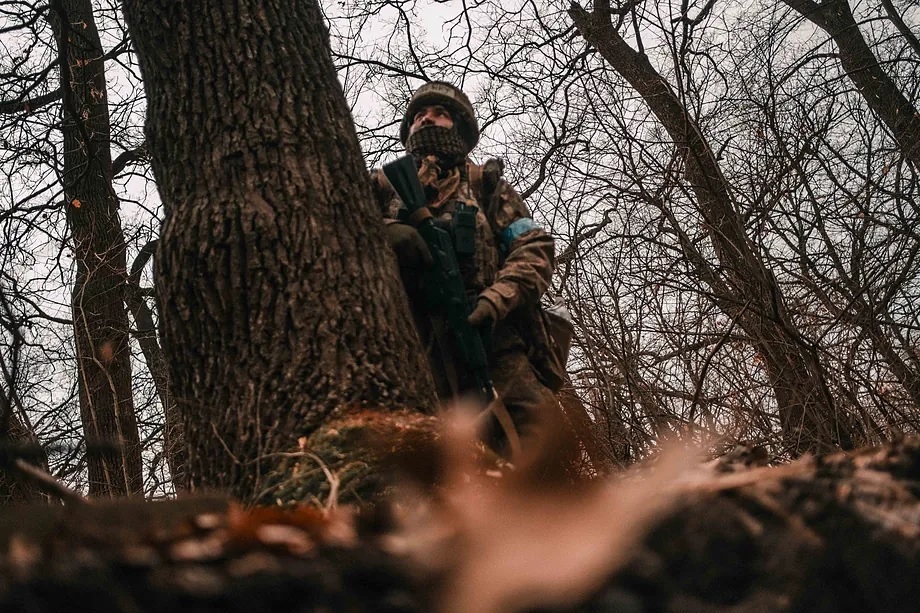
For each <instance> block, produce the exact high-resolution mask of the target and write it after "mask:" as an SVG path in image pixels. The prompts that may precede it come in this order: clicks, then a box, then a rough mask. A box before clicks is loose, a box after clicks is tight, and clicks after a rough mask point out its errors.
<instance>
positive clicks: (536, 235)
mask: <svg viewBox="0 0 920 613" xmlns="http://www.w3.org/2000/svg"><path fill="white" fill-rule="evenodd" d="M487 216H488V218H489V222H490V223H491V225H492V230H493V231H494V232H495V236H496V238H497V239H498V247H499V249H500V250H501V252H502V255H503V257H504V264H502V266H501V268H500V269H499V271H498V274H497V275H496V276H495V280H494V281H493V283H492V285H490V286H489V287H487V288H486V289H485V290H483V292H482V294H481V297H482V298H485V299H487V300H488V301H489V302H490V303H492V305H493V306H494V307H495V309H496V311H497V313H498V317H499V319H502V318H504V317H505V316H506V315H507V314H508V313H509V312H511V311H512V310H514V308H515V307H517V306H518V305H519V304H521V303H531V304H534V303H536V302H537V301H538V300H539V299H540V296H542V295H543V292H545V291H546V289H547V288H548V287H549V284H550V282H551V281H552V276H553V258H554V257H555V246H554V244H553V237H552V236H550V235H549V234H548V233H547V232H546V231H544V230H543V228H541V227H540V226H538V225H537V224H536V223H535V222H534V220H533V217H532V216H531V215H530V211H529V210H528V209H527V205H525V204H524V200H523V199H522V198H521V197H520V195H518V193H517V192H516V191H514V188H513V187H511V185H510V184H509V183H508V182H507V181H505V180H504V179H502V180H501V181H500V182H499V184H498V187H497V188H496V190H495V194H494V195H493V197H492V200H491V202H490V203H489V210H488V211H487Z"/></svg>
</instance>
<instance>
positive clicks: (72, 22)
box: [50, 0, 142, 496]
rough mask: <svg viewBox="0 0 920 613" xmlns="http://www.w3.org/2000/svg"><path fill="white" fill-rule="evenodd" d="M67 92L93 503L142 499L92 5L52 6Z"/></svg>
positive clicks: (67, 184) (76, 303)
mask: <svg viewBox="0 0 920 613" xmlns="http://www.w3.org/2000/svg"><path fill="white" fill-rule="evenodd" d="M50 20H51V24H52V26H53V28H54V31H55V37H56V40H57V47H58V54H59V58H60V74H61V83H62V89H63V116H64V119H63V122H62V132H63V137H64V173H63V177H62V182H63V188H64V194H65V203H64V206H66V207H67V220H68V223H69V227H70V237H71V241H72V246H73V251H74V260H75V262H76V268H77V271H76V280H75V284H74V289H73V297H72V303H73V320H74V336H75V339H76V349H77V376H78V380H79V392H80V415H81V418H82V422H83V431H84V435H85V437H86V442H87V452H88V453H87V457H88V459H87V464H88V467H89V493H90V495H91V496H124V495H127V494H137V493H140V492H141V489H142V481H141V452H140V441H139V434H138V429H137V421H136V417H135V414H134V400H133V397H132V393H131V354H130V347H129V345H128V316H127V313H126V312H125V304H124V282H125V277H126V273H125V268H126V258H125V239H124V233H123V232H122V229H121V221H120V219H119V215H118V207H119V201H118V197H117V196H116V195H115V191H114V190H113V188H112V155H111V151H110V150H109V110H108V100H107V94H106V83H105V66H104V62H103V60H102V56H103V51H102V45H101V43H100V41H99V33H98V31H97V29H96V24H95V21H94V19H93V7H92V3H91V2H90V0H55V1H54V2H52V4H51V11H50Z"/></svg>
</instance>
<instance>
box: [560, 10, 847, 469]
mask: <svg viewBox="0 0 920 613" xmlns="http://www.w3.org/2000/svg"><path fill="white" fill-rule="evenodd" d="M569 15H570V16H571V18H572V20H573V21H574V22H575V26H576V27H577V28H578V31H579V32H580V33H581V34H582V36H583V37H584V39H585V40H586V41H587V42H588V43H590V44H591V45H593V46H594V47H596V48H597V50H598V51H599V52H600V54H601V56H603V58H604V59H605V60H606V61H607V62H608V63H609V64H610V65H611V66H612V67H613V68H614V70H616V71H617V72H618V73H619V74H620V75H621V76H623V78H625V79H626V80H627V81H628V82H629V84H630V85H631V86H632V87H633V88H634V89H635V90H636V91H637V92H639V94H640V95H641V96H642V97H643V99H644V100H645V102H646V104H648V105H649V108H650V109H651V110H652V112H653V113H654V114H655V116H656V117H657V118H658V120H659V121H660V122H661V124H662V125H663V126H664V128H665V130H667V132H668V135H669V136H670V137H671V139H672V140H673V141H674V143H675V145H676V146H677V147H678V148H679V150H680V151H681V153H682V155H683V157H684V163H685V176H686V180H687V181H688V183H689V184H690V186H691V189H692V190H693V192H694V194H695V195H696V197H697V200H698V206H699V210H700V212H701V214H702V215H703V218H704V220H705V223H706V227H707V230H708V232H709V236H710V240H711V241H712V245H713V248H714V251H715V253H716V255H717V257H718V260H719V265H718V267H713V266H712V265H711V264H710V263H709V262H707V261H706V260H705V258H704V257H702V255H701V254H699V253H698V252H696V251H695V248H694V247H693V246H692V244H691V243H690V242H689V241H686V240H685V241H682V242H683V247H684V250H685V252H687V256H688V260H690V262H691V263H692V264H693V265H694V267H695V268H696V270H697V272H698V274H699V276H700V279H701V280H702V281H703V282H704V283H706V284H707V285H708V286H709V287H710V288H711V290H712V293H713V298H714V300H715V301H716V303H717V304H718V306H719V307H720V308H721V309H722V310H723V311H724V312H725V313H726V314H728V315H729V316H730V317H732V318H733V319H735V320H737V322H738V325H739V326H740V327H741V328H742V329H743V330H744V331H745V332H746V333H747V334H748V335H749V336H750V337H751V338H752V339H753V342H754V344H755V346H756V348H757V350H758V352H759V354H760V356H761V358H762V359H763V361H764V364H765V368H766V371H767V374H768V375H769V377H770V380H771V383H772V388H773V390H774V394H775V396H776V402H777V406H778V411H779V418H780V422H781V424H782V430H783V436H784V445H785V447H786V449H787V451H789V452H790V453H792V454H798V453H802V452H805V451H826V450H830V449H832V448H834V447H835V446H837V445H841V446H843V447H849V446H851V444H852V441H851V437H852V436H853V432H851V431H850V428H851V425H850V422H849V421H848V420H846V419H845V417H844V416H843V415H841V414H840V413H839V409H838V407H836V406H835V403H834V399H833V397H832V395H831V393H830V390H829V389H828V387H827V384H826V381H825V377H824V372H823V366H822V365H821V362H820V360H819V357H818V354H817V351H816V349H815V348H814V347H812V346H810V345H809V344H808V343H807V341H805V340H804V339H803V338H802V336H801V335H800V334H799V332H798V330H797V329H796V324H795V322H794V321H793V320H792V318H791V317H790V315H789V313H788V312H787V310H786V307H785V304H784V299H783V294H782V291H781V289H780V287H779V285H778V284H777V282H776V279H775V277H774V276H773V273H772V272H771V271H770V270H769V269H768V268H767V267H766V266H765V265H764V263H763V260H762V259H761V258H760V257H759V255H758V254H757V250H756V247H755V246H754V245H753V244H752V243H751V241H750V240H749V239H748V237H747V235H746V234H745V230H744V225H743V223H742V220H741V217H740V215H739V214H738V212H737V210H736V209H735V207H734V204H733V199H732V196H731V190H730V187H729V184H728V181H727V180H726V178H725V177H724V175H723V174H722V171H721V169H720V168H719V165H718V162H717V161H716V158H715V155H714V154H713V152H712V149H711V148H710V147H709V144H708V143H707V142H706V140H705V137H704V136H703V134H702V132H701V131H700V128H699V126H697V125H696V123H695V122H694V121H693V118H692V117H690V115H689V113H688V112H687V110H686V108H684V106H683V105H682V104H681V102H680V100H679V99H678V97H677V96H676V94H675V93H674V91H673V90H672V89H671V88H670V86H669V85H668V83H667V82H666V81H665V80H664V79H663V78H662V77H661V75H659V74H658V72H657V71H656V70H655V68H654V67H653V66H652V65H651V63H650V62H649V61H648V58H647V57H646V56H645V55H644V54H641V53H639V52H637V51H635V50H634V49H632V48H631V47H630V46H629V45H628V44H627V43H626V41H625V40H623V38H622V37H621V36H620V35H619V33H618V32H617V31H616V29H615V28H614V26H613V23H612V22H611V19H610V16H611V11H610V4H609V2H598V3H596V8H595V11H594V12H593V13H588V12H587V11H585V10H584V9H583V8H581V7H580V6H578V5H577V4H573V5H572V8H570V9H569ZM662 206H664V205H662Z"/></svg>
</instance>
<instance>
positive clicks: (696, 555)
mask: <svg viewBox="0 0 920 613" xmlns="http://www.w3.org/2000/svg"><path fill="white" fill-rule="evenodd" d="M456 457H459V456H456ZM672 457H674V456H672ZM677 457H678V460H677V461H674V460H673V459H672V460H670V461H662V462H659V463H658V465H657V468H656V467H655V466H654V465H653V466H652V468H650V469H649V468H644V469H640V470H638V471H634V472H632V473H626V474H624V475H620V476H619V477H618V478H617V479H611V480H605V481H603V482H595V483H591V484H580V485H579V486H577V487H573V488H572V489H570V490H562V489H560V488H559V486H558V484H555V485H554V486H553V487H552V488H541V487H539V486H535V485H534V484H533V483H528V482H527V481H526V479H523V478H517V479H512V478H502V479H494V478H491V477H488V476H486V475H484V474H482V475H477V474H476V473H475V469H474V468H473V467H471V466H470V465H469V464H468V463H466V464H465V463H464V462H462V461H459V460H457V461H452V462H448V463H447V464H448V465H449V466H453V467H454V468H453V474H448V478H447V480H446V482H445V484H444V489H443V490H442V491H441V492H440V495H439V496H435V497H431V495H430V491H428V490H419V491H418V492H416V493H415V494H413V495H404V496H403V497H401V498H399V499H394V500H393V501H391V502H390V506H389V507H387V506H386V505H384V504H382V503H381V504H380V505H379V506H378V507H377V508H376V509H374V510H373V511H372V512H371V511H362V512H360V513H359V512H356V511H355V510H354V508H351V507H348V506H347V505H342V506H338V507H335V506H332V507H329V506H325V507H323V508H317V507H315V506H297V507H285V508H277V507H264V508H257V509H253V510H246V509H243V508H241V507H239V506H236V505H232V504H228V503H227V502H226V501H221V500H209V501H195V500H194V499H191V500H190V499H186V500H179V501H173V502H169V503H143V504H142V503H137V502H120V503H119V502H115V503H106V504H100V503H94V504H92V505H87V507H90V508H88V509H77V510H73V511H65V509H63V508H56V509H51V508H49V507H44V508H43V510H40V511H36V509H34V508H30V509H29V510H24V509H22V508H19V509H15V508H14V509H8V510H5V511H3V512H2V513H0V611H28V612H36V613H39V612H45V611H48V612H50V611H58V610H61V609H62V608H63V607H70V606H74V605H75V604H79V605H84V606H83V608H85V606H89V605H91V606H90V608H91V609H92V610H94V611H102V612H112V613H116V612H117V613H122V612H128V611H130V612H140V611H143V612H146V611H170V613H181V612H184V611H196V612H197V611H230V612H233V611H241V612H242V611H246V612H247V613H260V612H262V611H279V610H283V611H317V612H319V611H392V612H396V611H407V612H408V611H442V612H443V611H461V610H462V611H473V610H475V611H506V612H512V611H572V612H576V611H577V612H585V613H593V612H611V613H643V612H647V613H653V612H659V611H660V612H682V613H684V612H694V611H710V612H716V613H749V612H750V613H754V612H767V613H769V612H799V611H801V612H805V611H808V612H810V613H813V612H817V613H821V612H825V611H826V612H831V611H841V612H849V611H853V612H856V611H859V612H873V611H877V612H883V611H884V612H891V611H895V612H896V611H913V610H915V609H916V603H917V602H920V582H918V581H917V579H916V578H917V576H918V571H920V487H918V484H920V439H903V440H899V441H896V442H893V443H891V444H888V445H885V446H883V447H876V448H872V449H864V450H860V451H856V452H851V453H841V454H835V455H831V456H826V457H819V458H811V457H809V458H803V459H801V460H799V461H797V462H794V463H791V464H785V465H780V466H765V465H764V462H761V461H759V460H758V461H756V462H747V464H746V465H744V466H737V465H733V466H732V467H731V468H730V469H729V470H726V468H725V466H724V463H715V464H714V463H708V464H705V463H702V462H695V460H688V459H687V458H688V457H689V456H686V455H685V456H677ZM676 467H677V468H676ZM644 480H647V483H646V486H644V487H643V486H642V483H643V481H644ZM608 503H609V513H605V511H604V509H605V507H604V505H605V504H608ZM637 510H638V511H637ZM42 514H44V515H45V517H44V519H42V518H41V516H42ZM383 516H386V517H383ZM592 544H594V545H597V544H600V545H601V546H602V547H608V548H609V547H619V548H620V550H618V551H609V552H606V553H604V552H600V553H599V552H598V551H597V547H593V548H592V547H590V546H589V545H592ZM506 548H507V549H506ZM510 549H514V551H513V552H512V551H509V550H510ZM588 554H590V555H588ZM505 562H508V563H507V564H506V563H505ZM490 569H491V570H490Z"/></svg>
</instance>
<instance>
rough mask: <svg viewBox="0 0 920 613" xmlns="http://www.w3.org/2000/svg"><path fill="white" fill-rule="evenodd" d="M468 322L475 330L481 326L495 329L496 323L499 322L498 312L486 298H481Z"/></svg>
mask: <svg viewBox="0 0 920 613" xmlns="http://www.w3.org/2000/svg"><path fill="white" fill-rule="evenodd" d="M467 321H468V322H470V325H472V326H473V327H475V328H478V327H480V326H489V327H490V328H494V327H495V323H496V322H497V321H498V310H497V309H496V308H495V306H494V305H493V304H492V303H491V302H489V301H488V300H486V299H485V298H480V299H479V300H478V301H476V308H475V309H473V312H472V313H470V316H469V317H467Z"/></svg>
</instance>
